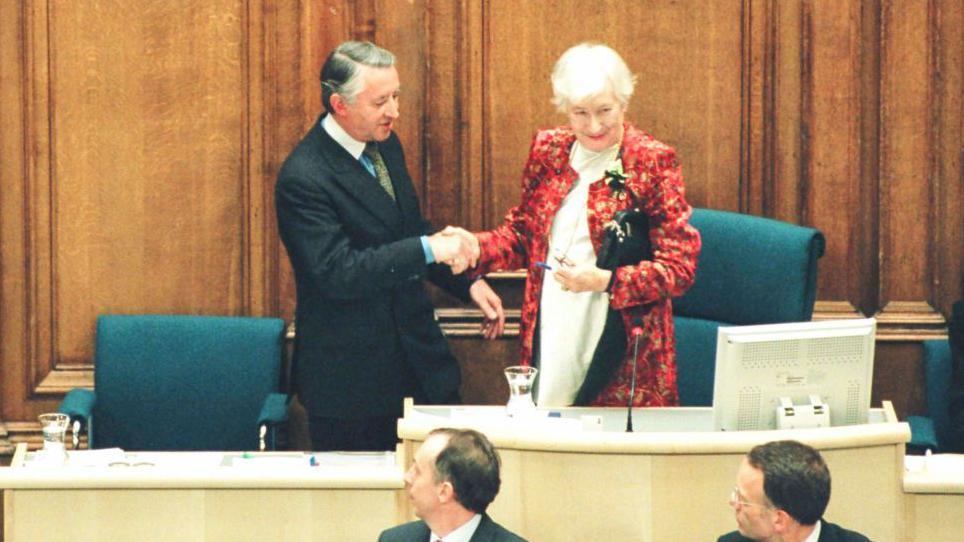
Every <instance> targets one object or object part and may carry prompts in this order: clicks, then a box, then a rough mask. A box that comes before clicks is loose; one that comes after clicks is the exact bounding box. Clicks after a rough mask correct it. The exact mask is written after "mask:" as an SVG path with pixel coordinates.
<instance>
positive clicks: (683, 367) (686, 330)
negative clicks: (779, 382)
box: [673, 209, 824, 406]
mask: <svg viewBox="0 0 964 542" xmlns="http://www.w3.org/2000/svg"><path fill="white" fill-rule="evenodd" d="M690 223H691V224H692V225H693V226H694V227H695V228H696V229H697V230H699V232H700V236H701V238H702V241H703V248H702V251H701V252H700V260H699V266H698V267H697V270H696V279H695V281H694V283H693V286H692V288H690V290H689V291H688V292H687V293H686V294H685V295H683V296H682V297H680V298H678V299H675V300H673V314H674V318H673V320H674V324H675V328H676V368H677V384H678V386H679V394H680V404H681V405H683V406H711V405H712V403H713V378H714V374H715V367H716V366H715V361H716V334H717V333H716V330H717V328H719V327H720V326H727V325H752V324H771V323H780V322H802V321H809V320H810V319H811V317H812V316H813V305H814V301H815V299H816V294H817V260H818V259H819V258H820V257H821V256H823V252H824V238H823V235H822V234H821V233H820V232H819V231H817V230H815V229H813V228H806V227H802V226H797V225H794V224H790V223H787V222H781V221H778V220H771V219H768V218H761V217H756V216H750V215H743V214H737V213H731V212H726V211H714V210H711V209H694V210H693V216H692V218H691V220H690Z"/></svg>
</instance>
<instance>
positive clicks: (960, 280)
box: [932, 1, 964, 315]
mask: <svg viewBox="0 0 964 542" xmlns="http://www.w3.org/2000/svg"><path fill="white" fill-rule="evenodd" d="M936 7H937V9H936V13H935V17H936V18H937V20H936V21H935V25H936V31H937V35H938V36H939V38H938V40H937V42H936V46H937V48H938V49H937V51H936V52H935V54H934V56H935V61H936V66H935V69H936V71H937V73H936V74H935V75H934V77H935V79H936V88H935V94H936V95H937V100H938V102H937V105H938V107H937V108H936V109H935V110H934V111H932V114H933V115H934V116H935V117H936V118H935V119H934V122H935V128H936V130H937V132H938V133H939V134H940V137H939V141H938V147H937V150H936V152H937V159H936V163H937V164H936V165H937V171H936V176H937V179H938V188H937V190H936V193H935V206H936V207H937V209H938V212H937V216H938V219H937V226H938V228H939V230H938V232H937V240H936V251H935V252H936V257H937V260H938V262H939V263H938V266H937V267H938V270H939V271H938V273H936V276H935V278H936V281H937V284H936V286H935V293H936V301H937V305H936V307H935V308H938V309H939V310H941V311H942V312H943V314H944V315H949V314H950V312H951V304H952V303H953V302H954V301H956V300H958V299H964V170H962V168H961V159H962V158H964V111H962V101H964V3H962V2H959V1H958V2H941V3H939V4H937V6H936Z"/></svg>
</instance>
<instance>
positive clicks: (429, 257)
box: [419, 235, 435, 264]
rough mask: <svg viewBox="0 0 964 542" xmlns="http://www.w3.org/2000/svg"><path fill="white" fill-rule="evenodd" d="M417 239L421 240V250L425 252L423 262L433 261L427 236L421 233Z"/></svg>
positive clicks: (432, 253) (433, 255)
mask: <svg viewBox="0 0 964 542" xmlns="http://www.w3.org/2000/svg"><path fill="white" fill-rule="evenodd" d="M419 240H420V241H422V252H424V253H425V263H426V264H430V263H435V253H434V252H432V245H430V244H428V236H427V235H423V236H421V237H419Z"/></svg>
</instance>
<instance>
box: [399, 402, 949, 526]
mask: <svg viewBox="0 0 964 542" xmlns="http://www.w3.org/2000/svg"><path fill="white" fill-rule="evenodd" d="M553 410H554V411H556V412H559V413H560V414H561V416H562V419H561V420H553V419H545V418H544V419H541V420H537V421H530V422H525V421H517V420H514V419H510V418H506V417H505V416H504V414H503V413H504V408H501V407H461V408H460V407H427V406H425V407H423V406H414V405H412V404H411V403H410V402H409V403H407V404H406V408H405V416H404V418H403V419H401V420H399V425H398V428H399V437H400V438H401V439H402V440H403V454H404V455H405V456H406V458H411V457H412V456H413V453H414V450H415V448H416V447H417V446H418V444H419V443H420V442H422V441H423V440H424V438H425V435H426V434H427V433H428V432H429V431H430V430H432V429H434V428H436V427H443V426H456V427H468V428H473V429H477V430H479V431H482V432H484V433H485V434H486V435H487V436H488V437H489V439H491V440H492V442H493V443H494V444H495V446H496V447H497V448H498V449H499V452H500V455H501V456H502V489H501V491H500V493H499V496H498V497H497V498H496V500H495V502H494V503H492V506H490V508H489V512H490V514H491V515H492V517H493V518H495V520H496V521H498V522H499V523H502V524H503V525H505V526H506V527H507V528H508V529H510V530H512V531H515V532H517V533H519V534H520V535H521V536H523V537H525V538H527V539H529V540H533V541H536V540H538V541H540V542H560V541H573V542H575V541H585V540H598V539H601V538H605V539H607V540H633V541H641V542H643V541H645V542H650V541H655V542H662V541H683V540H685V541H690V540H693V541H704V540H708V541H713V540H716V537H718V536H719V535H721V534H723V533H725V532H729V531H732V530H734V529H735V528H736V522H735V520H734V517H733V511H732V509H731V508H730V506H729V505H728V502H727V501H728V498H729V495H730V490H731V489H732V488H733V486H734V484H735V479H736V471H737V467H738V466H739V464H740V460H741V458H742V456H743V455H744V454H745V453H746V452H748V451H749V450H750V448H752V447H753V446H755V445H757V444H761V443H764V442H768V441H771V440H780V439H795V440H799V441H802V442H806V443H808V444H810V445H812V446H814V447H816V448H818V449H819V450H820V451H821V453H822V454H823V456H824V458H825V459H826V461H827V463H828V464H829V466H830V472H831V476H832V479H833V496H832V498H831V502H830V507H829V508H828V511H827V514H826V517H827V519H828V520H829V521H832V522H835V523H840V524H842V525H845V526H847V527H849V528H851V529H855V530H857V531H860V532H862V533H864V534H866V535H867V536H869V537H870V538H871V539H872V540H875V541H881V542H888V541H893V542H896V541H903V540H905V538H904V534H905V532H906V527H905V522H904V518H905V510H904V506H905V503H904V499H903V491H902V484H903V472H904V443H905V442H907V440H909V439H910V429H909V427H908V426H907V424H906V423H900V422H898V421H897V418H896V416H895V415H894V411H893V408H892V407H891V405H890V404H889V403H884V408H883V409H871V414H870V423H868V424H866V425H856V426H848V427H834V428H825V429H812V430H811V429H798V430H786V431H747V432H731V433H723V432H715V431H712V410H711V409H709V408H653V409H647V408H643V409H636V410H634V413H633V425H634V429H635V431H634V432H633V433H626V432H624V430H625V424H626V410H625V409H600V408H592V409H589V408H569V409H553ZM583 415H593V416H600V417H601V418H602V422H603V423H602V425H603V427H602V430H601V431H587V430H583V429H582V423H581V422H580V418H581V416H583ZM406 504H407V501H406ZM958 534H960V533H958ZM602 535H605V536H602Z"/></svg>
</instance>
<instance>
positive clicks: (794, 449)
mask: <svg viewBox="0 0 964 542" xmlns="http://www.w3.org/2000/svg"><path fill="white" fill-rule="evenodd" d="M829 502H830V470H829V469H828V468H827V464H826V463H825V462H824V460H823V457H821V456H820V453H819V452H818V451H816V450H814V449H813V448H811V447H810V446H807V445H806V444H802V443H800V442H797V441H793V440H781V441H776V442H768V443H766V444H761V445H759V446H756V447H754V448H753V449H752V450H750V453H748V454H747V455H746V457H744V458H743V462H742V463H741V464H740V469H739V471H737V476H736V486H735V487H734V488H733V493H731V494H730V506H732V507H733V510H734V512H735V513H736V523H737V525H738V527H739V531H734V532H732V533H729V534H726V535H723V536H721V537H720V538H719V541H718V542H741V541H748V540H756V541H761V542H804V541H806V542H869V541H868V539H867V537H865V536H864V535H862V534H859V533H855V532H853V531H848V530H847V529H843V528H841V527H839V526H837V525H834V524H833V523H828V522H826V521H822V520H821V517H823V513H824V511H825V510H826V509H827V503H829Z"/></svg>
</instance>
